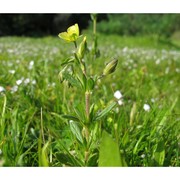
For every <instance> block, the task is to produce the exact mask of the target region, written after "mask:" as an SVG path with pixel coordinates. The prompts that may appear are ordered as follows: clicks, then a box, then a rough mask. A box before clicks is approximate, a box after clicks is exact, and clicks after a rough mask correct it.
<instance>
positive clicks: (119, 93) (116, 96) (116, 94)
mask: <svg viewBox="0 0 180 180" xmlns="http://www.w3.org/2000/svg"><path fill="white" fill-rule="evenodd" d="M114 97H115V98H116V99H118V100H119V99H121V98H122V94H121V92H120V91H119V90H117V91H116V92H115V93H114Z"/></svg>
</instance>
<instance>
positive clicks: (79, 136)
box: [69, 120, 83, 143]
mask: <svg viewBox="0 0 180 180" xmlns="http://www.w3.org/2000/svg"><path fill="white" fill-rule="evenodd" d="M69 124H70V129H71V131H72V133H73V134H74V136H75V137H76V138H77V139H78V140H79V141H80V142H81V143H83V137H82V134H81V130H80V128H79V126H78V123H77V122H74V121H73V120H70V122H69Z"/></svg>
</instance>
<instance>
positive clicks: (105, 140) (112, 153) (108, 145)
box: [98, 131, 127, 167]
mask: <svg viewBox="0 0 180 180" xmlns="http://www.w3.org/2000/svg"><path fill="white" fill-rule="evenodd" d="M98 166H99V167H123V166H127V165H126V162H125V160H124V158H123V156H122V155H121V154H120V150H119V147H118V143H117V142H115V141H114V140H113V139H112V137H110V135H109V134H108V133H107V132H106V131H103V134H102V140H101V144H100V150H99V164H98Z"/></svg>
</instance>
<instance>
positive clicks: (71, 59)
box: [61, 57, 74, 66]
mask: <svg viewBox="0 0 180 180" xmlns="http://www.w3.org/2000/svg"><path fill="white" fill-rule="evenodd" d="M71 62H74V57H69V58H66V59H65V60H64V61H63V62H62V64H61V66H64V65H67V64H69V63H71Z"/></svg>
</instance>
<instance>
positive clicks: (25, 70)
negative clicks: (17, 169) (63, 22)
mask: <svg viewBox="0 0 180 180" xmlns="http://www.w3.org/2000/svg"><path fill="white" fill-rule="evenodd" d="M98 27H99V26H98ZM87 37H89V35H88V34H87ZM81 40H82V39H79V41H81ZM87 40H88V44H91V40H90V39H89V38H88V39H87ZM173 43H175V42H173ZM176 43H177V41H176ZM98 44H99V46H98V47H99V49H100V50H101V56H99V57H98V58H97V59H96V61H94V60H92V61H90V62H89V61H88V59H89V58H91V57H92V56H91V54H88V55H87V54H86V55H85V56H84V57H85V59H87V61H88V62H87V72H88V74H89V75H90V77H88V78H87V79H84V80H83V77H82V76H79V79H80V78H81V80H82V81H80V82H81V83H82V82H83V81H84V82H86V83H87V84H88V79H90V78H92V79H93V81H96V79H97V77H95V76H93V75H94V74H98V76H100V75H101V74H102V72H103V68H104V67H105V64H106V63H107V62H108V61H109V59H111V57H118V59H119V62H118V65H117V67H116V71H115V72H114V73H113V74H111V75H109V76H107V77H106V78H103V79H100V80H97V83H96V84H93V83H92V80H89V85H87V84H86V86H88V87H89V88H88V90H90V89H91V90H92V89H93V88H94V90H93V93H92V94H91V98H90V103H91V104H90V107H89V119H90V120H89V121H90V122H91V123H89V124H88V123H86V122H87V119H86V113H85V109H84V107H85V102H84V98H85V97H84V94H83V93H82V92H84V91H85V90H87V88H84V89H83V90H82V89H80V88H79V87H80V84H79V86H78V87H77V86H76V85H74V84H73V83H74V82H75V81H76V80H77V81H79V79H76V80H75V81H74V79H73V80H70V81H72V82H71V84H73V87H72V86H70V88H68V84H66V82H65V83H63V84H61V83H60V82H59V79H58V73H59V71H60V70H61V68H63V67H64V66H65V64H63V66H60V65H61V64H62V63H63V62H64V60H65V59H66V58H67V57H68V56H69V53H70V52H72V51H73V49H74V47H73V45H70V44H66V43H60V40H59V39H58V37H57V38H54V37H46V38H39V39H38V38H37V39H33V38H23V37H21V38H20V37H19V38H18V37H6V38H0V64H1V66H0V86H2V87H4V89H5V91H3V92H0V122H1V124H0V134H1V135H0V166H30V167H32V166H33V167H37V166H46V165H47V164H48V166H51V167H55V166H56V167H57V166H58V167H59V166H63V167H66V166H71V167H74V166H95V167H97V166H98V163H99V157H100V154H99V153H100V151H101V150H102V148H101V142H103V141H102V132H103V131H106V132H108V135H107V136H108V138H110V139H111V140H110V142H112V141H113V144H115V146H116V148H117V146H118V148H117V149H118V150H116V152H119V154H120V155H122V156H121V157H123V158H124V159H125V161H126V163H127V166H130V167H134V166H138V167H139V166H140V167H144V166H149V167H152V166H163V167H169V166H173V167H179V166H180V161H179V156H180V154H179V142H180V135H179V132H180V121H179V118H180V116H179V114H180V113H179V107H180V99H179V97H180V93H179V92H180V87H179V82H180V76H179V73H180V72H179V69H180V61H179V59H180V54H179V50H178V48H177V47H175V46H172V45H170V44H165V43H161V42H157V41H156V38H152V37H145V36H143V37H138V36H137V37H121V36H116V35H104V34H98ZM71 50H72V51H71ZM107 50H108V51H107ZM74 60H75V59H74V56H73V61H74ZM31 61H34V65H33V66H32V67H31V68H30V62H31ZM70 64H72V62H69V63H68V65H70ZM69 67H70V66H69ZM12 70H15V72H14V74H12V73H13V71H12ZM69 70H71V68H70V69H69ZM79 70H81V69H78V71H77V73H79ZM69 73H70V74H71V73H72V72H71V71H70V72H69ZM21 78H24V79H22V83H21V84H20V85H17V84H16V81H17V80H21ZM28 78H29V81H27V80H26V79H28ZM68 78H69V77H68ZM73 78H74V76H73ZM25 80H26V81H25ZM34 80H36V81H34ZM28 82H29V83H28ZM75 83H77V82H75ZM14 86H17V91H15V88H14ZM83 87H84V86H83ZM64 88H65V89H64ZM116 90H120V91H121V92H122V94H123V102H124V104H123V105H122V106H119V105H118V103H116V102H114V97H113V93H114V92H115V91H116ZM145 103H146V104H149V105H150V111H149V112H147V111H145V110H144V109H143V105H144V104H145ZM134 104H135V105H134ZM109 106H110V107H109ZM108 107H109V108H108ZM42 109H43V111H42ZM106 112H107V113H106ZM99 114H100V115H101V118H99V119H98V120H97V121H94V117H96V116H97V115H99ZM102 115H103V116H102ZM41 120H43V127H42V125H41ZM70 120H73V122H76V123H77V125H78V128H79V131H78V133H79V134H81V135H80V136H82V138H83V143H81V142H80V140H78V138H79V139H80V137H79V135H78V134H77V136H76V135H74V134H75V133H73V132H72V130H71V128H70V125H69V121H70ZM81 120H84V121H82V122H81ZM84 124H85V128H83V125H84ZM87 124H88V128H89V139H87V138H86V137H87V136H88V132H87V129H86V128H87ZM42 128H43V136H41V135H40V133H42ZM43 137H44V140H43ZM77 137H78V138H77ZM105 139H106V138H105ZM40 140H41V141H40ZM78 143H79V144H78ZM104 153H106V152H104ZM101 159H102V158H101ZM40 161H41V162H40ZM107 166H108V165H107Z"/></svg>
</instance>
